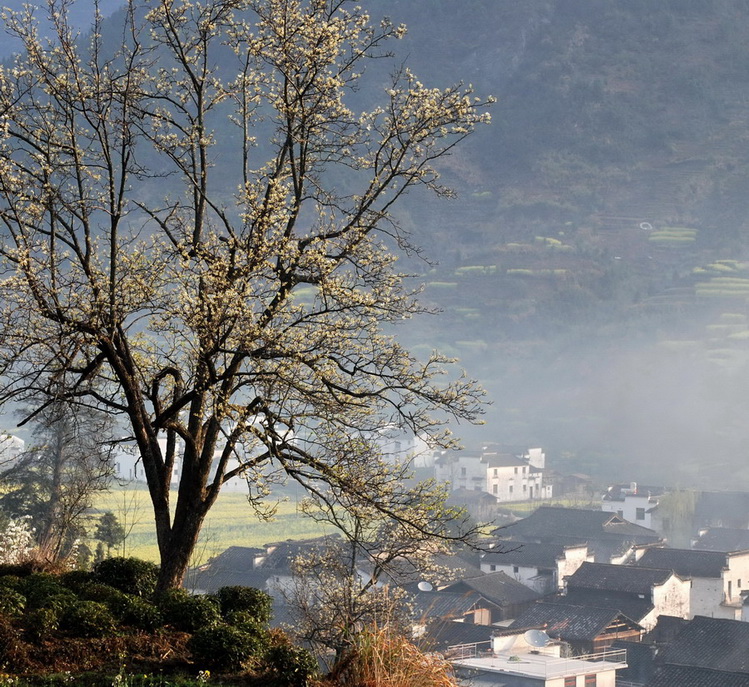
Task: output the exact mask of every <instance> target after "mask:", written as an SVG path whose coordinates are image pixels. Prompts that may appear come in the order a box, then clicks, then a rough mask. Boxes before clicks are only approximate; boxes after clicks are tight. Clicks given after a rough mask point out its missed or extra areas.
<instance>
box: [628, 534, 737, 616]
mask: <svg viewBox="0 0 749 687" xmlns="http://www.w3.org/2000/svg"><path fill="white" fill-rule="evenodd" d="M635 557H636V563H635V564H636V565H638V566H644V567H647V568H663V569H666V570H673V571H674V572H676V574H677V575H679V576H680V577H684V578H690V579H691V581H692V586H691V591H690V597H689V617H693V616H695V615H704V616H708V617H711V618H728V619H731V620H740V619H741V608H742V598H741V592H742V591H743V590H746V589H749V551H733V552H730V553H723V552H721V551H697V550H694V549H670V548H641V549H638V550H637V551H636V552H635Z"/></svg>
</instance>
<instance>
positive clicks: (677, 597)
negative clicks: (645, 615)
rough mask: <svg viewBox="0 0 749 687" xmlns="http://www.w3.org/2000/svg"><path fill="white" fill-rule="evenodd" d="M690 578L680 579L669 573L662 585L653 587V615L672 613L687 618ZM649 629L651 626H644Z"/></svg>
mask: <svg viewBox="0 0 749 687" xmlns="http://www.w3.org/2000/svg"><path fill="white" fill-rule="evenodd" d="M691 587H692V582H691V580H682V579H681V578H679V577H677V576H676V575H671V577H669V578H668V579H667V580H666V581H665V582H664V583H663V584H662V585H657V586H655V587H653V594H652V600H653V605H654V606H655V609H654V612H655V616H656V618H657V616H659V615H673V616H676V617H677V618H689V601H690V593H691ZM645 629H646V630H651V629H652V627H645Z"/></svg>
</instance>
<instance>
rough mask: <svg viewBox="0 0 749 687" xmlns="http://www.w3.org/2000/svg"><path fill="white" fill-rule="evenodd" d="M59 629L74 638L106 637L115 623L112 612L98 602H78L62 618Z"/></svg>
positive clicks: (112, 629) (113, 628) (111, 631)
mask: <svg viewBox="0 0 749 687" xmlns="http://www.w3.org/2000/svg"><path fill="white" fill-rule="evenodd" d="M60 627H61V628H62V629H63V630H65V631H67V632H69V633H70V634H71V635H73V636H74V637H108V636H109V635H111V634H112V633H114V630H115V627H116V623H115V619H114V616H113V615H112V612H111V611H110V610H109V608H107V606H106V605H105V604H103V603H100V602H98V601H78V602H77V603H74V604H71V605H70V606H69V607H68V608H67V610H66V611H65V613H64V614H63V616H62V619H61V621H60Z"/></svg>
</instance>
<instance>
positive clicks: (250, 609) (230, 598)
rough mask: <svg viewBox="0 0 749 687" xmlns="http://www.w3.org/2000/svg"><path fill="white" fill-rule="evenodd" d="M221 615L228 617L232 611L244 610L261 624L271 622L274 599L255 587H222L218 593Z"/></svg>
mask: <svg viewBox="0 0 749 687" xmlns="http://www.w3.org/2000/svg"><path fill="white" fill-rule="evenodd" d="M216 598H217V599H218V602H219V606H220V607H221V615H222V616H223V617H224V618H227V617H228V616H229V615H231V614H232V613H238V612H241V611H244V612H246V613H248V614H249V615H250V616H252V618H253V619H254V620H255V621H256V622H258V623H260V624H261V625H267V624H268V623H269V622H270V619H271V615H272V609H273V599H271V597H270V596H268V594H266V593H265V592H262V591H260V590H259V589H254V588H253V587H236V586H235V587H221V589H219V590H218V592H217V593H216Z"/></svg>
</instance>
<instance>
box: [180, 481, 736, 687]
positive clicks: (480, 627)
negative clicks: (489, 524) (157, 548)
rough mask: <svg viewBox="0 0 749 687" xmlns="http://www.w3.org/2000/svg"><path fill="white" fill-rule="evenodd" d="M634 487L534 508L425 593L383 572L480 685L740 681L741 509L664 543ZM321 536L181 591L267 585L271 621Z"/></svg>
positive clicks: (436, 644)
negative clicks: (689, 537)
mask: <svg viewBox="0 0 749 687" xmlns="http://www.w3.org/2000/svg"><path fill="white" fill-rule="evenodd" d="M513 474H514V473H513ZM518 474H519V475H520V474H521V473H518ZM637 491H638V490H637V489H636V488H634V486H629V485H628V486H627V487H625V488H622V489H621V490H619V491H617V492H616V493H615V494H614V495H613V496H612V493H611V492H609V493H608V497H604V503H607V508H608V504H609V503H613V504H614V506H617V505H618V506H621V507H615V508H614V509H613V510H614V512H612V511H611V510H609V509H607V510H593V509H590V510H588V509H576V508H563V507H554V506H541V507H539V508H537V509H536V510H535V511H534V512H532V513H531V514H530V515H529V516H527V517H525V518H522V519H519V520H517V521H516V522H514V523H512V524H510V525H507V526H503V527H501V528H499V529H497V530H495V531H494V532H493V533H492V536H491V538H490V539H489V540H488V545H487V546H486V547H485V550H483V551H482V552H480V553H476V552H473V553H466V552H462V553H460V552H459V553H456V554H455V555H454V556H452V557H451V558H450V560H449V561H441V563H448V562H449V565H448V566H446V567H443V570H444V571H445V572H444V573H443V575H444V579H443V580H441V582H440V583H439V584H438V585H435V586H434V587H433V588H432V587H431V586H430V585H425V584H424V583H421V584H419V583H418V576H416V577H411V578H410V579H398V580H397V581H396V580H395V579H393V580H391V581H390V583H391V584H399V585H402V586H403V587H404V588H405V589H406V590H407V592H408V595H409V600H410V609H411V611H412V612H413V614H414V615H413V618H414V620H413V626H412V629H413V635H414V638H415V639H416V640H417V641H419V642H420V643H421V645H422V646H423V647H425V648H427V649H429V650H433V651H434V650H436V651H440V652H442V653H444V654H445V655H446V656H447V657H449V658H450V660H451V661H452V662H453V665H454V667H455V670H456V674H457V675H458V677H459V678H460V679H461V680H464V681H465V684H471V685H476V686H477V687H480V686H489V685H493V686H495V687H496V686H499V685H502V686H504V687H530V686H533V687H536V686H539V687H540V686H542V685H543V686H544V687H572V686H575V687H591V686H593V685H597V686H599V687H615V685H618V686H619V687H624V686H625V685H626V686H627V687H677V686H678V687H692V686H694V687H697V686H699V687H749V529H747V528H748V527H749V516H748V517H747V520H746V521H745V522H744V524H743V527H706V528H703V530H702V531H701V536H700V537H699V538H697V536H696V537H695V542H694V543H695V545H696V546H697V547H702V548H672V547H669V546H668V543H667V542H666V541H665V540H664V538H663V537H662V535H661V533H659V532H658V531H656V530H655V529H651V528H649V527H646V526H644V525H642V524H639V523H638V522H632V521H630V520H628V519H626V518H624V517H622V515H621V514H620V513H619V511H626V512H627V513H628V514H629V510H628V509H629V508H630V507H632V508H634V509H637V508H644V509H645V513H646V516H647V515H649V516H650V517H651V519H655V517H654V516H655V513H654V512H651V513H648V511H651V510H652V509H653V508H655V505H654V502H653V501H652V500H651V501H650V505H648V501H647V499H652V495H651V496H646V497H645V498H646V501H645V505H636V504H637V503H640V501H639V500H638V499H640V498H641V495H640V494H638V493H636V492H637ZM628 497H632V498H633V499H634V500H632V501H631V503H629V504H624V500H626V499H627V498H628ZM618 499H621V500H618ZM729 500H730V499H729ZM632 513H633V514H634V518H633V519H634V520H638V521H640V522H641V521H642V520H643V519H645V520H646V521H647V517H646V518H642V517H639V518H638V517H637V515H638V513H639V511H637V510H633V511H632ZM705 524H706V525H710V524H711V523H710V522H706V523H705ZM712 524H714V523H712ZM718 524H720V523H718ZM320 544H321V540H313V541H287V542H276V543H273V544H268V545H267V546H266V547H262V548H243V547H232V548H230V549H228V550H227V551H225V552H224V553H222V554H221V555H219V556H217V557H216V558H214V559H212V560H211V561H210V562H209V563H207V564H206V565H204V566H201V567H199V568H197V569H195V570H193V571H191V574H190V576H189V579H188V586H189V587H190V588H191V589H192V591H194V592H197V593H200V592H203V593H205V592H211V591H214V590H216V589H218V588H219V587H221V586H225V585H234V584H241V585H249V586H254V587H258V588H261V589H264V590H266V591H268V592H269V593H270V594H271V595H274V596H275V597H276V601H277V604H278V606H277V617H278V619H279V621H282V620H283V619H288V618H289V609H286V608H284V606H283V595H282V594H281V593H279V592H280V591H281V590H283V588H284V586H285V585H288V584H290V581H291V579H292V573H291V562H292V561H293V559H294V558H295V557H296V556H297V555H299V554H300V553H302V552H303V551H305V550H306V549H308V548H309V547H314V546H319V545H320ZM361 574H362V575H363V576H364V575H365V574H366V572H365V571H362V572H361Z"/></svg>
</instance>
